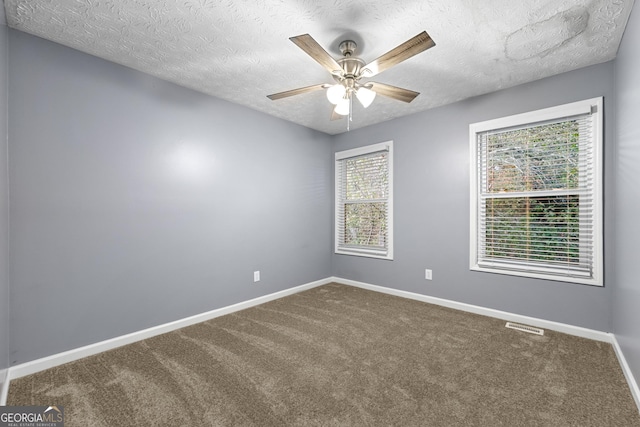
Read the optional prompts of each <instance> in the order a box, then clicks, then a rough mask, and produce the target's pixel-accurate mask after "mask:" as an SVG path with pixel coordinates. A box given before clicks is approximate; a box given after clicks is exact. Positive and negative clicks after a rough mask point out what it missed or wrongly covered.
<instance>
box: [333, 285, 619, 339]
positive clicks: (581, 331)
mask: <svg viewBox="0 0 640 427" xmlns="http://www.w3.org/2000/svg"><path fill="white" fill-rule="evenodd" d="M331 281H333V282H336V283H341V284H343V285H350V286H355V287H358V288H362V289H368V290H370V291H376V292H382V293H385V294H389V295H395V296H398V297H403V298H409V299H414V300H417V301H422V302H427V303H430V304H435V305H440V306H442V307H448V308H453V309H456V310H460V311H466V312H469V313H474V314H481V315H483V316H489V317H496V318H498V319H502V320H507V321H510V322H517V323H524V324H526V325H531V326H537V327H538V328H543V329H550V330H552V331H557V332H562V333H565V334H569V335H575V336H578V337H583V338H589V339H592V340H596V341H604V342H608V343H611V342H612V339H613V335H612V334H610V333H608V332H602V331H596V330H594V329H587V328H582V327H580V326H573V325H567V324H565V323H559V322H552V321H550V320H544V319H538V318H536V317H529V316H523V315H520V314H515V313H509V312H507V311H500V310H494V309H492V308H485V307H480V306H478V305H471V304H465V303H463V302H457V301H452V300H448V299H443V298H436V297H431V296H427V295H422V294H416V293H414V292H408V291H401V290H399V289H393V288H386V287H384V286H378V285H372V284H370V283H364V282H357V281H355V280H349V279H342V278H340V277H332V278H331Z"/></svg>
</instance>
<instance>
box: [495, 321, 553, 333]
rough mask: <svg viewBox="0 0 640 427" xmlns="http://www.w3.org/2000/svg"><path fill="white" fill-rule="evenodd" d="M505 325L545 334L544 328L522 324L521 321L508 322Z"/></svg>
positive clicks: (510, 327) (519, 329)
mask: <svg viewBox="0 0 640 427" xmlns="http://www.w3.org/2000/svg"><path fill="white" fill-rule="evenodd" d="M505 326H506V327H507V328H509V329H515V330H518V331H522V332H528V333H530V334H536V335H544V329H540V328H536V327H533V326H529V325H521V324H520V323H513V322H507V324H506V325H505Z"/></svg>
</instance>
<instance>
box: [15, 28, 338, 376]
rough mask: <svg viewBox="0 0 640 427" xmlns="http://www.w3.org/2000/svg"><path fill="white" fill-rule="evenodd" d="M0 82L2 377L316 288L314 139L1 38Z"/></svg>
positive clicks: (323, 208)
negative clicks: (0, 126)
mask: <svg viewBox="0 0 640 427" xmlns="http://www.w3.org/2000/svg"><path fill="white" fill-rule="evenodd" d="M212 78H215V76H212ZM9 79H10V80H9V82H10V84H9V99H10V100H11V103H10V105H9V157H10V159H11V161H10V164H9V175H10V180H9V182H10V194H11V206H10V214H11V222H10V232H11V242H10V252H11V272H10V281H11V299H10V305H11V318H10V320H11V322H10V325H11V338H10V348H11V363H12V364H16V363H22V362H26V361H29V360H32V359H36V358H39V357H43V356H47V355H50V354H54V353H57V352H61V351H64V350H68V349H71V348H76V347H79V346H83V345H87V344H90V343H93V342H97V341H101V340H104V339H108V338H111V337H115V336H119V335H122V334H126V333H129V332H133V331H137V330H140V329H144V328H147V327H151V326H155V325H158V324H162V323H165V322H168V321H172V320H175V319H179V318H183V317H185V316H189V315H194V314H197V313H201V312H205V311H207V310H212V309H215V308H218V307H222V306H226V305H229V304H233V303H237V302H240V301H245V300H248V299H251V298H254V297H257V296H260V295H265V294H268V293H272V292H276V291H279V290H282V289H286V288H290V287H293V286H296V285H300V284H303V283H307V282H311V281H314V280H318V279H322V278H325V277H328V276H330V275H331V258H330V257H331V254H330V250H329V248H330V245H331V237H330V235H331V193H332V188H331V187H330V184H331V177H330V169H331V164H330V162H331V138H330V137H329V136H327V135H325V134H321V133H318V132H316V131H312V130H309V129H306V128H303V127H301V126H297V125H293V124H291V123H288V122H285V121H282V120H279V119H275V118H273V117H270V116H267V115H264V114H261V113H258V112H256V111H253V110H249V109H246V108H244V107H240V106H238V105H235V104H231V103H228V102H225V101H222V100H218V99H215V98H212V97H208V96H205V95H202V94H199V93H196V92H193V91H190V90H187V89H184V88H181V87H178V86H175V85H173V84H169V83H166V82H164V81H161V80H158V79H156V78H153V77H150V76H148V75H145V74H142V73H139V72H136V71H133V70H131V69H128V68H124V67H121V66H119V65H116V64H113V63H110V62H107V61H103V60H100V59H97V58H95V57H92V56H89V55H86V54H83V53H80V52H78V51H75V50H72V49H69V48H66V47H63V46H60V45H57V44H54V43H51V42H48V41H44V40H42V39H39V38H36V37H33V36H30V35H27V34H24V33H20V32H17V31H13V30H10V31H9ZM194 157H195V158H196V159H197V160H198V161H199V162H200V164H197V162H196V164H194V160H193V159H194ZM254 270H260V271H261V273H262V281H261V282H259V283H258V284H254V283H253V271H254Z"/></svg>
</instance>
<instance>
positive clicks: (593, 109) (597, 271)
mask: <svg viewBox="0 0 640 427" xmlns="http://www.w3.org/2000/svg"><path fill="white" fill-rule="evenodd" d="M603 105H604V102H603V98H602V97H598V98H591V99H587V100H583V101H578V102H573V103H569V104H564V105H559V106H556V107H551V108H545V109H541V110H536V111H531V112H527V113H522V114H516V115H512V116H508V117H502V118H497V119H492V120H487V121H483V122H478V123H473V124H471V125H469V146H470V166H471V167H470V169H471V171H470V178H471V179H470V181H471V191H470V193H471V198H470V199H471V206H470V214H471V216H470V257H469V258H470V269H471V270H473V271H482V272H488V273H497V274H506V275H513V276H521V277H530V278H536V279H545V280H554V281H559V282H570V283H578V284H585V285H592V286H603V284H604V283H603V276H604V275H603V265H604V260H603V240H604V239H603V208H604V200H603V157H602V150H603ZM586 113H590V114H592V123H593V135H592V138H593V140H592V141H593V175H594V176H593V217H592V220H593V243H592V246H593V247H592V250H593V263H592V271H593V274H592V275H591V277H585V278H580V277H568V276H562V275H559V274H552V273H544V272H542V270H543V269H540V271H539V272H534V271H522V270H508V269H503V268H492V267H488V266H481V265H479V260H478V239H479V236H478V230H479V228H480V227H479V221H480V214H479V212H478V211H479V209H480V206H479V201H480V199H481V198H480V191H481V189H480V188H479V185H480V178H479V175H480V172H481V167H480V166H479V158H478V156H479V155H480V153H479V152H478V148H479V147H478V145H479V144H478V134H479V133H482V132H486V131H492V130H499V129H504V128H511V127H516V126H521V127H524V126H527V127H534V126H535V125H536V124H539V123H540V122H545V121H551V120H558V119H562V118H569V117H572V116H577V115H581V114H586Z"/></svg>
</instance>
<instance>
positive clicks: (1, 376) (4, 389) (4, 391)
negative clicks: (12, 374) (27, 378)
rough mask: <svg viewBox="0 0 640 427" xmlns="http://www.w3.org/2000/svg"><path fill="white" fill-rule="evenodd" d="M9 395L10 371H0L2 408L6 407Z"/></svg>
mask: <svg viewBox="0 0 640 427" xmlns="http://www.w3.org/2000/svg"><path fill="white" fill-rule="evenodd" d="M8 394H9V370H8V369H0V406H6V404H7V395H8Z"/></svg>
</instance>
